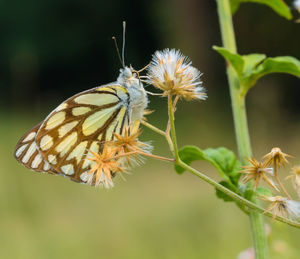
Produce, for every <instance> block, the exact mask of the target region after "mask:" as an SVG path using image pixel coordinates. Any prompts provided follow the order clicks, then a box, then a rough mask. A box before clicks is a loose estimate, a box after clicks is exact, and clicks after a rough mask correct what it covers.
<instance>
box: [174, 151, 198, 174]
mask: <svg viewBox="0 0 300 259" xmlns="http://www.w3.org/2000/svg"><path fill="white" fill-rule="evenodd" d="M178 154H179V157H180V159H181V160H182V161H183V162H185V163H186V164H188V165H190V164H191V163H192V162H193V161H196V160H203V152H202V150H201V149H200V148H198V147H196V146H184V147H183V148H181V149H180V150H179V151H178ZM175 171H176V172H177V173H178V174H182V173H183V172H184V171H185V169H184V168H182V167H181V166H179V165H176V164H175Z"/></svg>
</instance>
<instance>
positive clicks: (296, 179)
mask: <svg viewBox="0 0 300 259" xmlns="http://www.w3.org/2000/svg"><path fill="white" fill-rule="evenodd" d="M291 173H292V174H291V175H289V176H288V177H286V179H291V180H292V182H293V185H294V188H295V190H296V191H297V194H298V196H299V197H300V166H299V165H296V166H294V167H293V168H292V172H291Z"/></svg>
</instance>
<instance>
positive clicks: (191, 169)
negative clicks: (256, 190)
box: [177, 161, 300, 233]
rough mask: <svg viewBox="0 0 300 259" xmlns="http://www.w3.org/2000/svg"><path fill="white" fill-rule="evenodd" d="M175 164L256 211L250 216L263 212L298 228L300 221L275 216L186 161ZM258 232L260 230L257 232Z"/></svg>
mask: <svg viewBox="0 0 300 259" xmlns="http://www.w3.org/2000/svg"><path fill="white" fill-rule="evenodd" d="M177 165H179V166H181V167H183V168H184V169H185V170H187V171H189V172H191V173H192V174H194V175H196V176H197V177H199V178H201V179H202V180H204V181H205V182H207V183H209V184H211V185H212V186H214V187H215V188H216V189H218V190H219V191H221V192H223V193H225V194H227V195H228V196H230V197H231V198H232V199H234V200H235V201H236V202H238V203H240V204H242V205H243V206H244V207H247V208H250V209H251V211H256V212H257V214H251V213H250V217H255V216H257V215H259V216H260V215H261V213H263V214H264V215H266V216H268V217H270V218H274V219H276V220H278V221H280V222H283V223H286V224H288V225H290V226H293V227H296V228H300V223H298V222H295V221H293V220H290V219H287V218H284V217H281V216H275V217H274V214H273V213H271V212H270V211H266V210H265V209H263V208H261V207H260V206H259V205H258V204H255V203H253V202H251V201H249V200H247V199H245V198H244V197H242V196H240V195H238V194H236V193H235V192H232V191H231V190H229V189H227V188H226V187H224V186H223V185H221V184H219V183H217V182H216V181H214V180H213V179H211V178H210V177H208V176H207V175H205V174H203V173H201V172H199V171H198V170H196V169H194V168H193V167H191V166H189V165H187V164H186V163H184V162H182V161H179V162H178V163H177ZM251 222H252V221H251ZM254 227H257V225H256V224H254V225H253V228H254ZM259 233H260V232H259Z"/></svg>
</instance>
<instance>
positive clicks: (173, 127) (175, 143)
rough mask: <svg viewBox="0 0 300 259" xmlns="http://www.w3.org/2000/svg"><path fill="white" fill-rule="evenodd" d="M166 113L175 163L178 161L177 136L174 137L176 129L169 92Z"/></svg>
mask: <svg viewBox="0 0 300 259" xmlns="http://www.w3.org/2000/svg"><path fill="white" fill-rule="evenodd" d="M168 113H169V120H170V126H171V136H172V141H173V147H174V154H175V159H176V163H179V162H180V157H179V154H178V146H177V138H176V131H175V122H174V120H175V119H174V109H173V96H172V95H170V94H169V95H168Z"/></svg>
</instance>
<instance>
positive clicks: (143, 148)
mask: <svg viewBox="0 0 300 259" xmlns="http://www.w3.org/2000/svg"><path fill="white" fill-rule="evenodd" d="M140 135H141V131H140V129H138V128H137V129H135V130H134V129H131V128H130V127H129V126H125V127H124V129H123V134H117V133H114V137H115V139H114V140H113V141H108V142H106V144H107V145H110V146H112V147H113V148H114V150H115V152H116V154H117V155H121V156H123V155H126V153H129V152H131V153H132V152H137V153H138V152H141V153H151V150H152V146H151V145H150V144H148V143H144V142H141V141H139V140H138V137H139V136H140ZM123 158H124V159H125V161H126V162H127V164H128V165H131V162H132V161H133V162H140V161H142V160H141V159H140V157H138V156H137V155H136V154H132V155H128V156H124V157H123ZM124 159H122V160H123V162H124Z"/></svg>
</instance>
